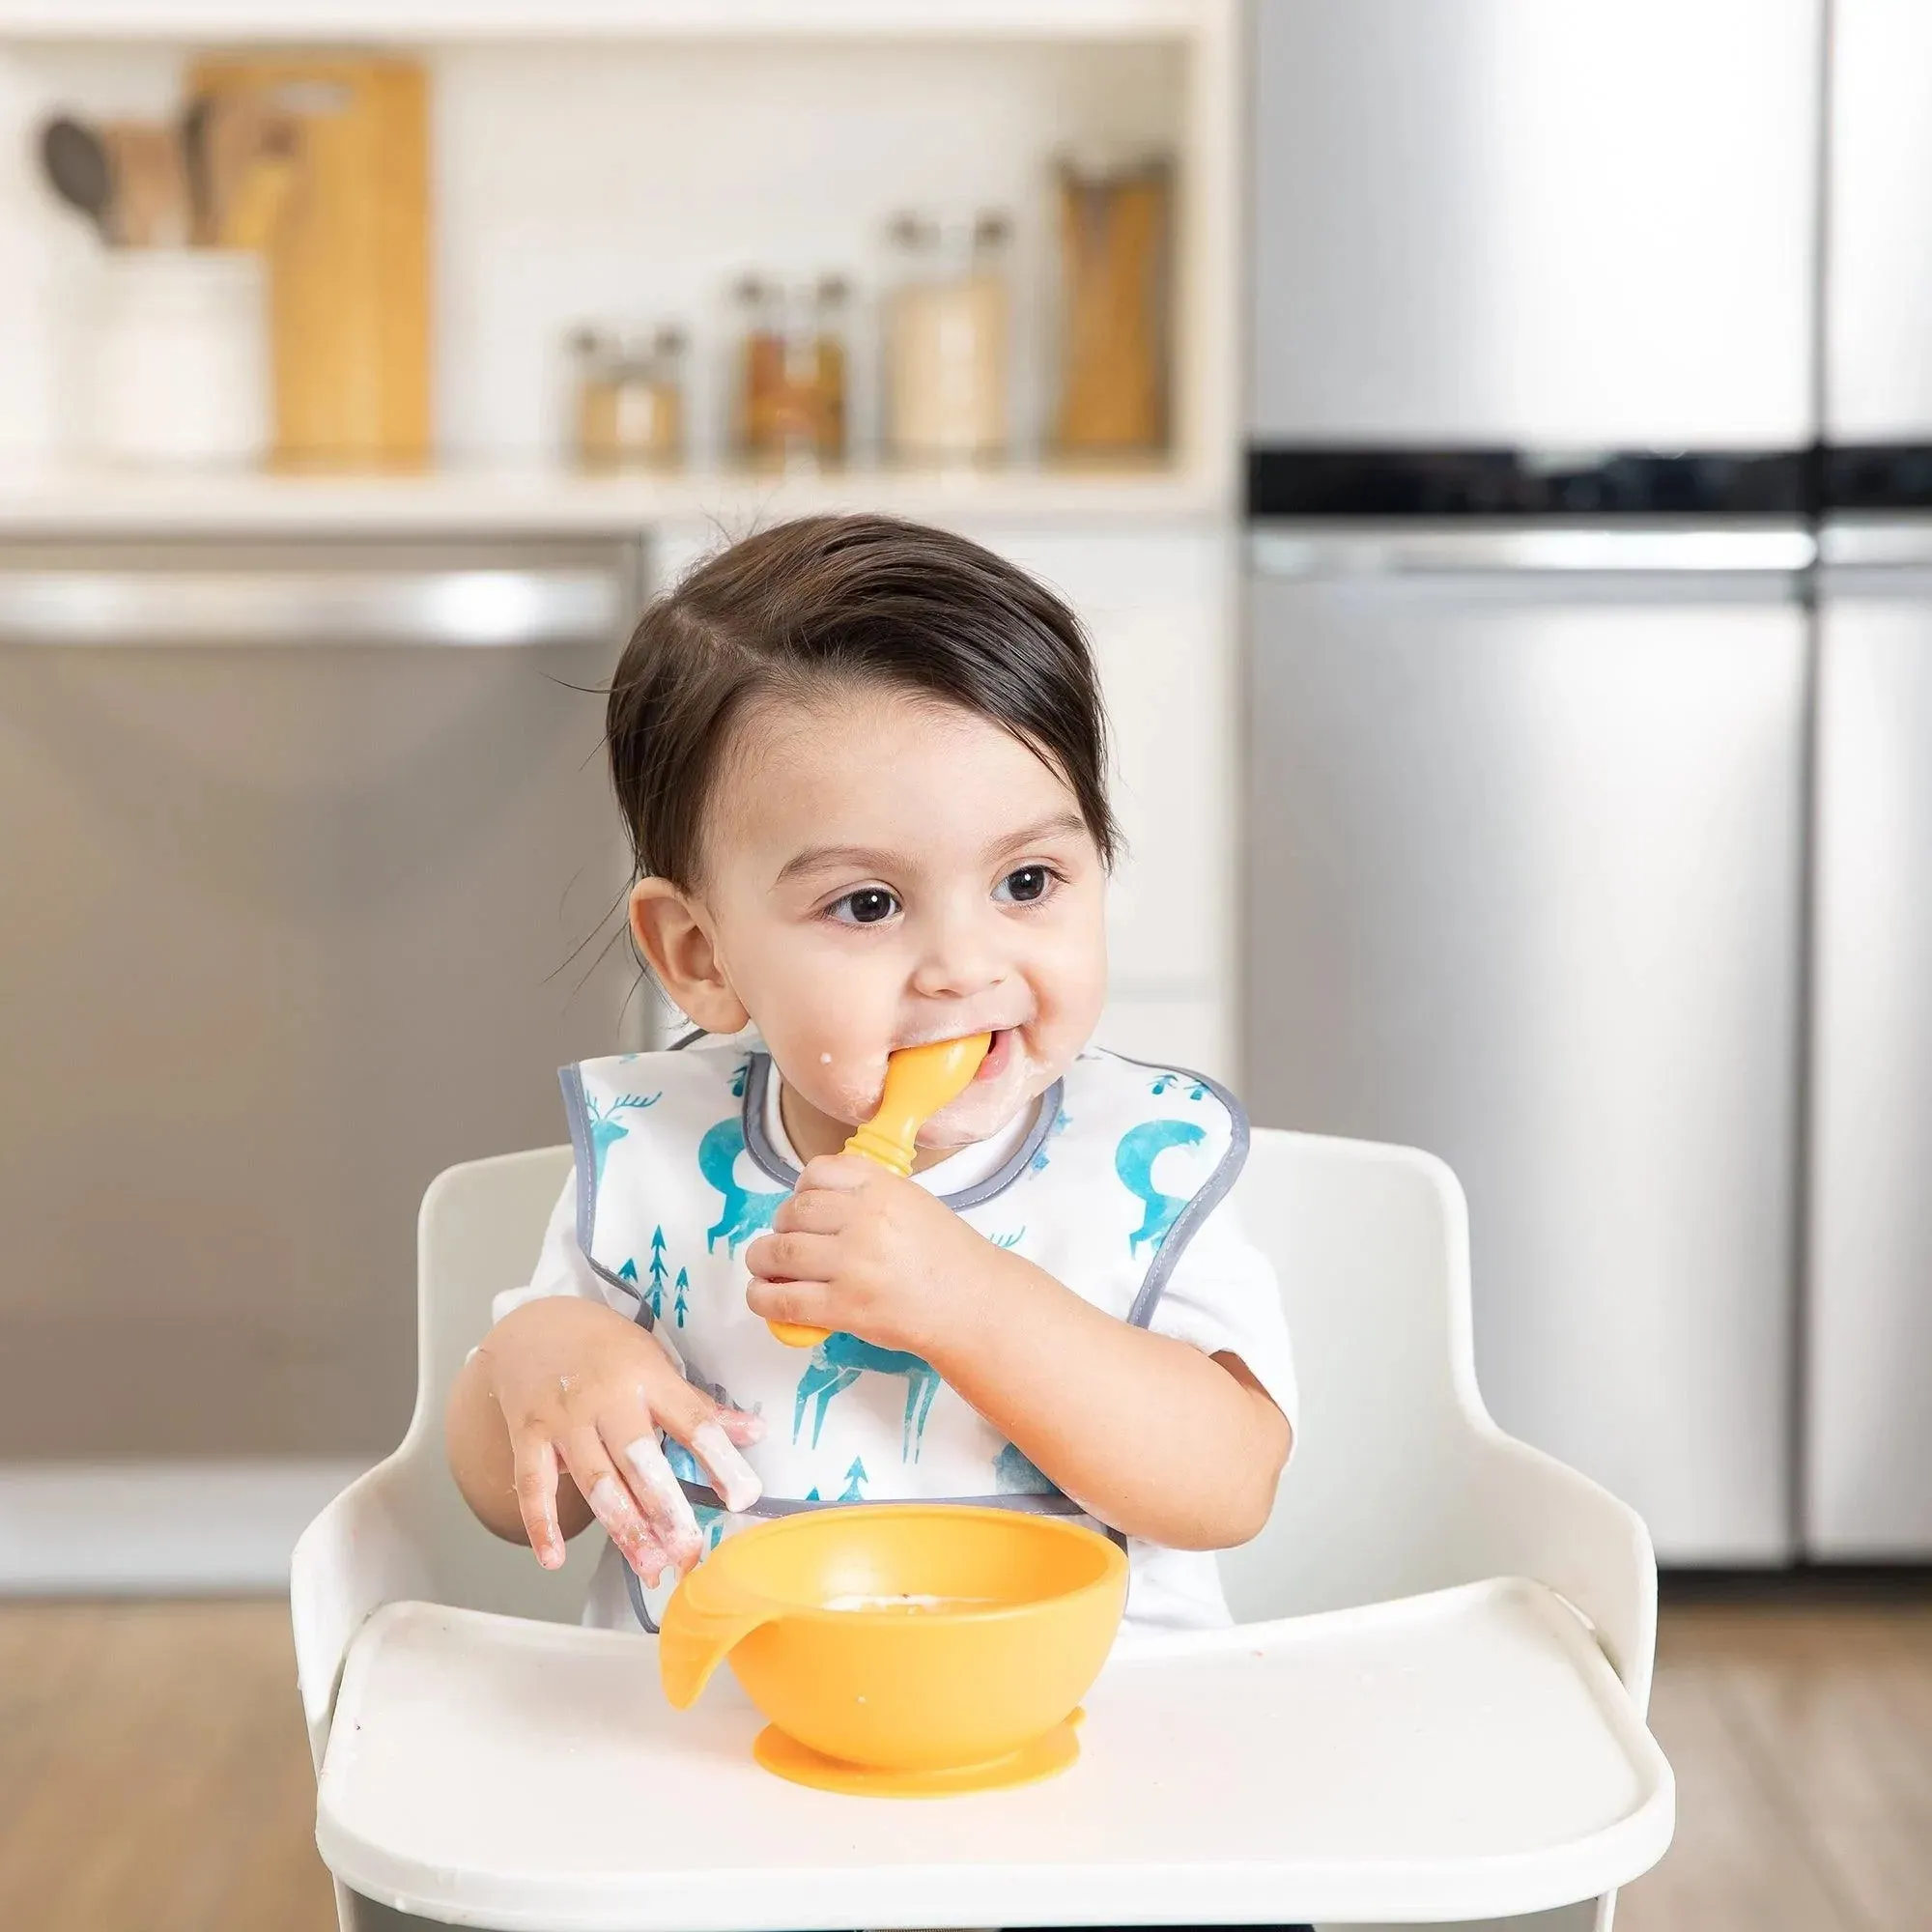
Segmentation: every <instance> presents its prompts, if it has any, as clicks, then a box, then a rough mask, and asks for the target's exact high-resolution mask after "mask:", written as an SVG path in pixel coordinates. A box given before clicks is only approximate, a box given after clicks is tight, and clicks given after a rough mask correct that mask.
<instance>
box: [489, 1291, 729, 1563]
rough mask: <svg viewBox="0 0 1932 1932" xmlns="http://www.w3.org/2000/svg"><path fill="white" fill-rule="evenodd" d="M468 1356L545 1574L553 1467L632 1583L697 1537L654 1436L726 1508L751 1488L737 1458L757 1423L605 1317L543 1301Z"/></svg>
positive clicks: (553, 1517) (553, 1518) (557, 1547)
mask: <svg viewBox="0 0 1932 1932" xmlns="http://www.w3.org/2000/svg"><path fill="white" fill-rule="evenodd" d="M477 1354H478V1355H479V1356H480V1357H482V1358H483V1364H482V1365H483V1366H484V1368H485V1370H486V1373H487V1377H488V1383H489V1389H490V1393H491V1395H492V1397H493V1398H494V1399H495V1400H496V1402H497V1406H498V1407H499V1408H500V1409H501V1410H502V1414H503V1426H504V1427H505V1428H506V1429H507V1430H508V1431H509V1434H510V1448H511V1453H512V1454H513V1456H514V1457H515V1460H516V1472H517V1481H516V1487H517V1507H518V1510H519V1511H520V1512H521V1514H522V1516H523V1520H524V1527H525V1529H526V1531H527V1532H528V1535H529V1539H530V1548H532V1549H534V1550H535V1551H536V1556H537V1561H538V1562H539V1563H541V1564H542V1565H543V1566H544V1568H545V1569H546V1570H554V1569H556V1568H558V1566H559V1565H561V1563H562V1562H563V1535H562V1532H561V1530H560V1529H559V1527H558V1524H557V1510H556V1486H557V1472H558V1470H559V1468H561V1469H563V1470H565V1471H567V1472H568V1473H569V1475H570V1478H571V1480H572V1481H573V1482H575V1483H576V1485H577V1487H578V1489H579V1490H580V1491H581V1492H582V1495H583V1500H584V1501H585V1502H586V1503H588V1504H589V1506H590V1509H591V1513H592V1514H593V1515H594V1516H595V1517H596V1519H597V1520H598V1521H599V1522H601V1523H602V1524H603V1525H604V1527H605V1528H606V1529H607V1530H608V1531H609V1532H610V1534H611V1542H612V1543H614V1544H615V1545H616V1546H617V1548H619V1549H620V1550H622V1551H623V1553H624V1560H625V1561H626V1562H627V1563H629V1564H630V1566H631V1568H632V1569H633V1570H635V1571H636V1572H637V1573H638V1575H639V1577H642V1578H643V1579H644V1581H645V1582H647V1583H652V1584H655V1583H656V1582H657V1581H658V1580H659V1578H660V1577H662V1576H663V1575H664V1572H665V1570H666V1569H667V1567H670V1566H674V1567H676V1568H677V1569H679V1570H689V1569H690V1568H691V1566H692V1565H693V1564H694V1563H695V1562H696V1560H697V1558H698V1555H699V1553H700V1551H701V1550H702V1548H703V1539H702V1538H701V1536H700V1535H699V1533H698V1528H697V1519H696V1517H695V1516H694V1515H693V1513H692V1508H691V1504H690V1503H689V1502H688V1501H687V1500H686V1499H685V1494H684V1492H683V1491H682V1490H681V1489H679V1487H678V1484H677V1478H676V1477H675V1476H674V1475H673V1474H672V1473H671V1468H670V1464H669V1463H668V1462H667V1461H666V1460H665V1454H664V1451H663V1449H662V1448H660V1447H659V1445H658V1431H659V1430H661V1429H662V1430H664V1431H666V1432H667V1433H668V1434H669V1435H674V1436H675V1437H676V1438H677V1439H678V1441H680V1442H682V1443H683V1444H684V1445H685V1446H686V1448H688V1449H689V1450H690V1451H691V1453H692V1454H693V1455H694V1456H695V1457H696V1459H697V1461H698V1463H700V1464H701V1465H702V1467H703V1469H704V1471H705V1473H706V1474H707V1475H708V1476H709V1477H710V1478H711V1482H712V1486H713V1488H714V1489H716V1490H717V1492H718V1495H719V1498H720V1500H721V1501H722V1502H723V1503H724V1505H725V1508H726V1509H727V1510H743V1509H749V1508H750V1507H751V1505H752V1504H753V1503H754V1502H756V1501H757V1499H758V1496H759V1494H760V1492H761V1485H760V1484H759V1482H758V1478H757V1475H756V1473H755V1472H754V1471H753V1468H752V1465H751V1464H750V1463H747V1462H746V1461H745V1459H744V1457H743V1456H741V1455H740V1454H739V1453H738V1451H739V1449H740V1448H741V1447H742V1446H744V1445H746V1444H749V1443H752V1442H755V1441H756V1440H757V1439H758V1438H759V1436H760V1435H763V1434H764V1424H763V1423H762V1422H760V1421H759V1419H758V1418H757V1417H756V1416H755V1415H749V1414H746V1413H745V1412H744V1411H742V1410H740V1409H734V1408H724V1407H721V1406H719V1405H718V1404H717V1403H715V1402H713V1401H712V1399H711V1398H710V1397H709V1396H708V1395H706V1394H705V1393H704V1392H703V1391H702V1390H701V1389H697V1388H694V1387H693V1386H692V1385H691V1383H689V1382H688V1381H686V1380H685V1379H684V1378H683V1377H682V1376H681V1375H679V1374H678V1372H677V1370H676V1368H675V1367H674V1366H673V1365H672V1363H671V1361H670V1358H669V1357H668V1355H667V1354H666V1353H665V1351H664V1350H662V1349H660V1348H659V1347H658V1345H657V1344H656V1343H655V1342H654V1341H652V1340H651V1338H650V1336H649V1335H648V1334H646V1333H645V1332H644V1330H643V1329H641V1328H639V1326H638V1325H637V1324H636V1323H635V1322H632V1321H626V1320H625V1319H624V1318H623V1317H622V1316H621V1315H619V1314H618V1313H617V1312H616V1310H615V1309H612V1308H607V1307H605V1306H603V1305H602V1304H601V1303H598V1302H594V1301H582V1300H579V1299H577V1298H576V1297H575V1296H569V1295H546V1296H544V1297H543V1298H541V1299H539V1300H536V1301H529V1302H526V1303H525V1304H524V1306H523V1307H521V1308H517V1309H513V1310H512V1311H511V1312H510V1313H509V1314H508V1315H506V1316H505V1317H504V1318H503V1319H502V1321H499V1322H497V1325H496V1327H494V1328H493V1329H491V1331H490V1333H489V1334H488V1335H487V1336H486V1337H485V1338H484V1341H483V1344H482V1346H481V1348H479V1349H478V1350H477Z"/></svg>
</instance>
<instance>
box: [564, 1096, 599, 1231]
mask: <svg viewBox="0 0 1932 1932" xmlns="http://www.w3.org/2000/svg"><path fill="white" fill-rule="evenodd" d="M556 1080H557V1085H558V1086H559V1087H561V1088H562V1089H563V1118H564V1120H565V1121H566V1122H569V1125H570V1152H571V1157H572V1159H574V1160H575V1161H576V1163H577V1245H578V1246H579V1247H580V1248H582V1250H583V1259H584V1260H585V1261H589V1260H590V1244H591V1241H592V1240H593V1239H594V1238H595V1236H596V1233H597V1162H596V1159H595V1157H594V1155H593V1154H592V1152H591V1148H590V1105H589V1102H588V1101H586V1100H585V1099H584V1097H583V1069H582V1067H581V1066H560V1067H558V1068H557V1073H556ZM593 1265H595V1264H593Z"/></svg>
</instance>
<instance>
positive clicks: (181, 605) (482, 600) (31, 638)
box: [0, 563, 626, 647]
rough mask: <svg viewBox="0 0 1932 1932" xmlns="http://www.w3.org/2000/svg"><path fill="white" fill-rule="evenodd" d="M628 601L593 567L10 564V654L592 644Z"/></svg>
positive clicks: (617, 578)
mask: <svg viewBox="0 0 1932 1932" xmlns="http://www.w3.org/2000/svg"><path fill="white" fill-rule="evenodd" d="M625 592H626V586H625V584H624V582H623V580H622V577H621V574H620V573H618V572H616V571H613V570H610V569H605V568H599V567H597V566H596V565H594V564H587V563H586V564H565V563H558V564H548V565H518V566H516V567H514V568H509V569H462V568H442V569H424V568H422V567H420V566H415V567H411V568H407V569H383V568H380V567H364V568H360V569H340V568H338V569H327V570H284V569H276V570H249V569H213V570H192V569H190V570H171V569H142V568H139V567H119V566H114V567H109V568H105V569H81V568H53V569H46V568H34V567H24V568H18V569H11V570H10V569H4V568H0V645H5V644H15V645H19V644H27V645H48V644H82V645H157V644H166V645H181V644H196V645H313V644H362V645H367V644H401V645H441V646H460V647H475V646H508V645H531V644H584V643H594V642H601V641H603V640H604V639H609V638H610V637H611V636H612V635H613V634H614V633H615V632H616V630H617V629H618V627H619V625H620V624H621V623H622V622H623V621H624V619H625V615H626V610H625Z"/></svg>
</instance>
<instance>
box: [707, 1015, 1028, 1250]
mask: <svg viewBox="0 0 1932 1932" xmlns="http://www.w3.org/2000/svg"><path fill="white" fill-rule="evenodd" d="M771 1077H772V1057H771V1055H770V1054H769V1053H753V1055H752V1065H751V1070H750V1072H749V1073H748V1074H747V1076H746V1080H745V1106H744V1129H745V1151H747V1152H748V1153H749V1154H750V1155H751V1156H752V1158H753V1161H754V1162H756V1163H757V1166H758V1168H759V1169H760V1171H761V1172H762V1173H764V1174H765V1175H766V1176H767V1177H768V1178H769V1179H773V1180H778V1181H782V1182H783V1183H784V1185H785V1186H787V1187H796V1186H797V1185H798V1169H797V1168H795V1167H794V1166H793V1165H792V1164H791V1162H790V1161H788V1160H786V1159H785V1158H784V1156H783V1155H782V1154H781V1153H780V1152H779V1151H778V1149H777V1148H775V1147H774V1146H773V1145H772V1142H771V1136H770V1135H769V1134H767V1133H766V1132H765V1091H766V1088H767V1087H768V1086H769V1085H770V1082H771ZM1065 1087H1066V1083H1065V1081H1064V1080H1056V1081H1055V1082H1054V1083H1053V1085H1052V1086H1051V1087H1049V1088H1048V1089H1047V1090H1046V1092H1045V1093H1044V1094H1041V1095H1040V1096H1039V1111H1038V1113H1037V1115H1036V1116H1035V1118H1034V1123H1033V1125H1032V1126H1031V1127H1030V1128H1029V1129H1028V1130H1027V1137H1026V1139H1025V1140H1023V1141H1022V1142H1021V1143H1020V1144H1019V1146H1018V1147H1016V1148H1015V1149H1014V1150H1013V1151H1012V1152H1011V1153H1010V1154H1009V1155H1008V1156H1007V1159H1006V1160H1005V1162H1004V1163H1002V1165H1001V1166H1000V1167H999V1169H998V1170H997V1171H996V1172H994V1173H992V1174H989V1175H987V1176H986V1177H985V1179H983V1180H978V1181H975V1182H974V1183H973V1185H972V1186H971V1187H962V1188H961V1189H960V1190H959V1192H958V1193H957V1194H941V1195H938V1196H936V1197H935V1198H936V1199H937V1200H939V1201H940V1202H942V1203H943V1204H944V1205H945V1206H946V1207H948V1208H952V1211H953V1212H954V1213H955V1214H959V1213H963V1212H964V1211H965V1210H966V1209H967V1208H978V1207H979V1206H980V1204H981V1203H982V1202H986V1201H990V1200H992V1199H993V1197H994V1196H995V1195H996V1194H1001V1193H1004V1192H1005V1190H1006V1189H1007V1188H1009V1187H1010V1186H1011V1185H1012V1184H1013V1182H1014V1181H1016V1180H1017V1179H1019V1178H1020V1176H1021V1175H1023V1174H1024V1173H1025V1172H1026V1171H1027V1169H1028V1168H1029V1167H1030V1166H1031V1165H1032V1164H1033V1157H1034V1155H1035V1154H1037V1152H1038V1151H1039V1150H1040V1146H1041V1143H1042V1142H1044V1141H1045V1139H1046V1137H1047V1135H1048V1134H1050V1133H1051V1132H1052V1131H1053V1123H1054V1122H1055V1121H1056V1120H1058V1119H1059V1118H1060V1102H1061V1099H1062V1096H1063V1095H1064V1094H1065Z"/></svg>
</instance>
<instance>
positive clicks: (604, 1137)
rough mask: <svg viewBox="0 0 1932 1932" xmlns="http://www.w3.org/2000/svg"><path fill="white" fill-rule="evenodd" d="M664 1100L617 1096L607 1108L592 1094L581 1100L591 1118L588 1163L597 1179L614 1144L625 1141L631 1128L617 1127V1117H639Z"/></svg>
mask: <svg viewBox="0 0 1932 1932" xmlns="http://www.w3.org/2000/svg"><path fill="white" fill-rule="evenodd" d="M663 1098H664V1094H663V1093H662V1092H660V1093H656V1094H618V1095H617V1097H616V1098H615V1099H614V1100H612V1101H611V1104H610V1105H609V1106H608V1107H606V1106H604V1105H603V1104H602V1103H601V1102H600V1101H599V1100H598V1098H597V1096H596V1095H595V1094H585V1095H584V1096H583V1106H584V1111H585V1112H586V1113H588V1114H589V1116H590V1159H591V1164H592V1165H593V1166H594V1167H595V1168H596V1170H597V1179H598V1180H599V1181H600V1182H601V1181H602V1180H603V1179H604V1163H605V1162H606V1161H607V1160H609V1159H610V1157H611V1148H612V1147H614V1146H615V1145H616V1144H617V1142H619V1141H621V1140H624V1139H626V1138H627V1137H628V1136H629V1134H630V1131H631V1130H630V1128H629V1127H626V1126H621V1125H619V1124H618V1121H617V1116H618V1115H619V1114H641V1113H642V1112H643V1111H644V1109H645V1108H646V1107H655V1106H656V1105H657V1103H658V1102H659V1101H660V1100H662V1099H663Z"/></svg>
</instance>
